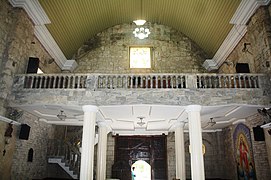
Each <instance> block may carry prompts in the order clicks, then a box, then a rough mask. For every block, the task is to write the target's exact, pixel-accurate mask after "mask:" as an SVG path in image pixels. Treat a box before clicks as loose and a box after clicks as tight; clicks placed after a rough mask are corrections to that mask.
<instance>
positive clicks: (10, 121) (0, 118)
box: [0, 115, 21, 125]
mask: <svg viewBox="0 0 271 180" xmlns="http://www.w3.org/2000/svg"><path fill="white" fill-rule="evenodd" d="M0 121H3V122H6V123H11V124H14V125H21V123H19V122H17V121H14V120H12V119H9V118H6V117H4V116H1V115H0Z"/></svg>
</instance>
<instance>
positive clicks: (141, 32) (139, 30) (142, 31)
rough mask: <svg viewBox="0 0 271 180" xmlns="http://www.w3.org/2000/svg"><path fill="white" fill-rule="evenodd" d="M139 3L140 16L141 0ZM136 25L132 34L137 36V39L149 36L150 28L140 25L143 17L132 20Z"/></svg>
mask: <svg viewBox="0 0 271 180" xmlns="http://www.w3.org/2000/svg"><path fill="white" fill-rule="evenodd" d="M140 3H141V4H140V5H141V9H140V11H141V12H140V16H141V18H142V0H141V2H140ZM133 22H134V23H135V24H136V25H137V26H139V27H136V28H135V30H134V31H133V34H134V35H135V37H137V38H138V39H145V38H147V37H148V36H149V34H150V33H151V32H150V30H149V29H148V28H144V27H142V26H143V25H144V24H145V22H146V20H144V19H138V20H135V21H133Z"/></svg>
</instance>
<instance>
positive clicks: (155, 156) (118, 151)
mask: <svg viewBox="0 0 271 180" xmlns="http://www.w3.org/2000/svg"><path fill="white" fill-rule="evenodd" d="M115 138H116V139H115V142H116V144H115V162H114V165H113V167H112V178H118V179H120V180H130V179H131V166H132V164H133V163H135V162H136V161H138V160H143V161H145V162H147V163H148V164H150V165H151V179H152V180H167V158H166V157H167V151H166V149H167V148H166V136H164V135H162V136H116V137H115Z"/></svg>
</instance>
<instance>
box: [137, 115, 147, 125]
mask: <svg viewBox="0 0 271 180" xmlns="http://www.w3.org/2000/svg"><path fill="white" fill-rule="evenodd" d="M137 118H138V119H140V121H139V122H137V124H138V125H139V126H143V125H144V124H146V123H145V122H143V119H144V118H145V117H137Z"/></svg>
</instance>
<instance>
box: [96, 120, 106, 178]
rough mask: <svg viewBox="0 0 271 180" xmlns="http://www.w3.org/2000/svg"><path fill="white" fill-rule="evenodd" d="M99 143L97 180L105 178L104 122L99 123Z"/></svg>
mask: <svg viewBox="0 0 271 180" xmlns="http://www.w3.org/2000/svg"><path fill="white" fill-rule="evenodd" d="M98 126H99V141H98V150H97V151H98V155H97V180H105V178H106V148H107V127H106V123H105V122H99V123H98Z"/></svg>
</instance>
